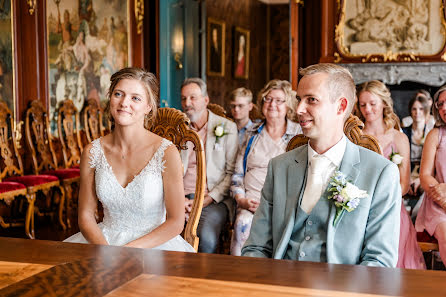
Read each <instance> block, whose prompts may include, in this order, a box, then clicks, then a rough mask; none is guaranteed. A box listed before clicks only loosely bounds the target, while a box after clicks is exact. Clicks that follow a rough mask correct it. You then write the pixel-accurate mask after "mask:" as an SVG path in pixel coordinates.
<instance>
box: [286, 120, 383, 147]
mask: <svg viewBox="0 0 446 297" xmlns="http://www.w3.org/2000/svg"><path fill="white" fill-rule="evenodd" d="M362 129H364V123H363V122H362V121H361V120H360V119H359V118H358V117H357V116H354V115H350V116H349V118H348V119H347V121H346V122H345V124H344V133H345V135H346V136H347V138H348V139H349V140H350V141H351V142H353V143H355V144H357V145H360V146H362V147H365V148H367V149H369V150H371V151H374V152H376V153H378V154H381V148H380V147H379V144H378V141H377V140H376V139H375V137H373V136H370V135H366V134H363V133H362ZM307 143H308V137H305V136H304V135H303V134H298V135H296V136H294V137H293V138H291V140H290V141H289V142H288V145H287V148H286V151H290V150H292V149H295V148H296V147H299V146H301V145H304V144H307Z"/></svg>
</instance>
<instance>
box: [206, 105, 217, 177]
mask: <svg viewBox="0 0 446 297" xmlns="http://www.w3.org/2000/svg"><path fill="white" fill-rule="evenodd" d="M215 125H216V124H215V116H214V114H213V113H212V112H211V111H210V110H208V128H207V133H206V147H205V153H206V160H212V152H213V151H214V145H215V135H214V127H215ZM209 164H210V162H206V172H212V170H211V171H210V168H209Z"/></svg>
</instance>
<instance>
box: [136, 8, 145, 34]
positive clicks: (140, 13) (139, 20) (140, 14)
mask: <svg viewBox="0 0 446 297" xmlns="http://www.w3.org/2000/svg"><path fill="white" fill-rule="evenodd" d="M135 20H136V32H137V33H138V34H141V32H142V25H143V21H144V1H143V0H135Z"/></svg>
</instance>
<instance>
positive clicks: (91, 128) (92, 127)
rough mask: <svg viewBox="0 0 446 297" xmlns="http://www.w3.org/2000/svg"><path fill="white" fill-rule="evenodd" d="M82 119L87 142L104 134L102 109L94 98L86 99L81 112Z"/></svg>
mask: <svg viewBox="0 0 446 297" xmlns="http://www.w3.org/2000/svg"><path fill="white" fill-rule="evenodd" d="M82 119H83V124H84V130H85V135H86V137H87V141H88V143H90V142H92V141H93V140H95V139H96V138H99V137H101V136H104V135H105V134H106V129H105V127H104V122H103V120H104V119H103V113H102V109H101V108H100V106H99V104H98V102H97V101H96V100H95V99H88V102H87V106H85V108H84V110H83V112H82Z"/></svg>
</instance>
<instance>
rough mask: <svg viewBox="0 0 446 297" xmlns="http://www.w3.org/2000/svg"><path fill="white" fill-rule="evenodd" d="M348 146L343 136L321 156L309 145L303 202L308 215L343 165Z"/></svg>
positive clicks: (303, 207) (302, 204)
mask: <svg viewBox="0 0 446 297" xmlns="http://www.w3.org/2000/svg"><path fill="white" fill-rule="evenodd" d="M346 145H347V138H346V136H345V135H343V136H342V138H341V140H339V141H338V143H336V144H335V145H334V146H333V147H331V148H330V149H329V150H328V151H326V152H325V153H323V154H321V155H320V154H318V153H317V152H316V151H314V150H313V148H312V147H311V145H310V143H308V170H307V183H306V185H305V191H304V195H303V197H302V202H301V208H302V210H303V211H305V212H306V213H307V214H309V213H311V211H312V210H313V207H314V206H315V205H316V203H317V202H318V201H319V199H320V197H321V195H322V194H323V191H324V190H325V189H326V188H327V186H328V182H329V180H330V178H331V177H332V175H333V173H334V172H335V170H336V169H338V168H339V166H340V165H341V162H342V159H343V158H344V153H345V147H346Z"/></svg>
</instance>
